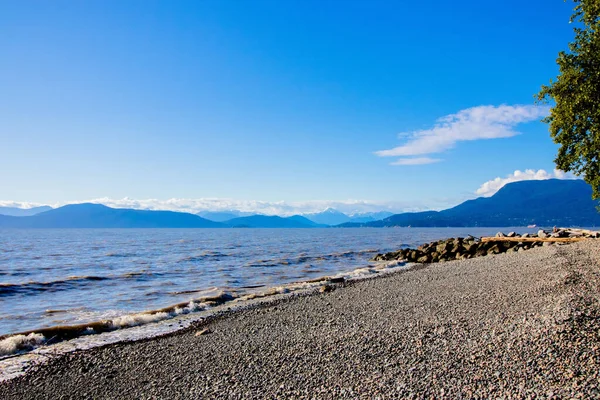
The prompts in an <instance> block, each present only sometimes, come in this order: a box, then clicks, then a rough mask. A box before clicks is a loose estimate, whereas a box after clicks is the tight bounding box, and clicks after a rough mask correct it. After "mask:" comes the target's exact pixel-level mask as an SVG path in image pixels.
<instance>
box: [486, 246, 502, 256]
mask: <svg viewBox="0 0 600 400" xmlns="http://www.w3.org/2000/svg"><path fill="white" fill-rule="evenodd" d="M500 253H502V250H500V248H499V247H498V245H497V244H495V245H493V246H492V247H490V248H489V249H488V251H487V254H500Z"/></svg>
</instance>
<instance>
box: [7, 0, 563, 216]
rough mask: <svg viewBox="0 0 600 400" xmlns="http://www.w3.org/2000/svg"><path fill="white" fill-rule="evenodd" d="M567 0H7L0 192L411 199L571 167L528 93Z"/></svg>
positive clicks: (399, 207) (548, 57)
mask: <svg viewBox="0 0 600 400" xmlns="http://www.w3.org/2000/svg"><path fill="white" fill-rule="evenodd" d="M572 7H573V4H572V3H570V2H568V1H567V2H566V3H565V2H564V1H562V0H529V1H526V2H523V1H516V0H505V1H501V2H487V1H485V2H482V1H475V0H465V1H458V2H448V1H442V0H431V1H428V2H415V1H377V0H375V1H373V0H369V1H367V0H361V1H357V0H356V1H355V0H345V1H341V0H340V1H337V0H332V1H327V2H323V1H312V0H302V1H294V0H286V1H281V0H272V1H262V0H253V1H242V0H229V1H217V0H204V1H184V0H181V1H176V2H173V1H150V0H140V1H132V0H119V1H110V0H103V1H93V0H90V1H85V2H74V1H71V0H69V1H60V0H57V1H51V2H49V1H28V0H19V1H17V0H10V1H8V0H0V49H1V51H0V88H2V89H1V90H0V204H4V205H21V206H29V205H34V204H50V205H55V206H56V205H61V204H66V203H69V202H81V201H90V200H92V201H98V202H103V203H105V204H109V205H113V206H129V207H145V208H157V209H182V210H191V211H198V210H201V209H206V208H211V209H216V210H221V209H230V208H238V209H245V210H246V211H248V210H250V209H252V208H254V209H255V210H262V211H264V210H270V211H269V212H273V213H275V212H277V210H279V211H280V212H281V210H283V209H286V210H288V211H289V212H293V211H295V210H304V211H306V212H311V211H319V210H320V209H323V208H326V207H329V206H335V207H337V208H340V209H342V210H345V211H351V210H357V211H359V210H375V209H388V210H392V211H404V210H421V209H440V208H444V207H447V206H451V205H455V204H457V203H459V202H461V201H463V200H465V199H467V198H472V197H475V196H480V195H491V194H493V192H494V191H495V190H497V188H498V185H500V186H501V184H502V183H503V182H509V181H514V180H521V179H526V178H536V179H543V178H548V177H558V178H564V177H571V176H569V175H566V176H565V175H564V174H562V173H561V172H560V171H558V172H556V171H554V168H555V166H554V164H553V159H554V157H555V155H556V150H557V146H556V145H555V144H554V143H553V142H552V140H551V138H550V136H549V134H548V128H547V126H546V125H545V124H543V123H541V122H540V119H541V118H542V117H543V116H544V115H546V114H547V112H548V106H544V105H536V104H535V103H534V98H533V95H534V94H535V93H536V92H537V91H538V90H539V88H540V86H541V85H542V84H547V83H548V82H549V80H550V79H552V78H554V77H556V75H557V73H558V70H557V67H556V64H555V60H556V56H557V53H558V51H559V50H563V49H566V47H567V43H568V42H569V41H570V40H572V38H573V33H572V26H571V25H570V24H569V23H568V22H569V16H570V14H571V11H572ZM278 207H279V208H278ZM288 211H286V212H288Z"/></svg>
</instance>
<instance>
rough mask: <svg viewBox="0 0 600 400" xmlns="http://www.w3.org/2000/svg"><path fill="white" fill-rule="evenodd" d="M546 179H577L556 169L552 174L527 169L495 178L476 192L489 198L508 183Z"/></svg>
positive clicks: (541, 170)
mask: <svg viewBox="0 0 600 400" xmlns="http://www.w3.org/2000/svg"><path fill="white" fill-rule="evenodd" d="M545 179H577V178H576V177H575V176H574V175H573V174H571V173H566V172H564V171H561V170H558V169H555V170H554V171H552V172H547V171H545V170H543V169H538V170H537V171H536V170H533V169H526V170H525V171H519V170H516V171H515V172H513V173H512V174H510V175H508V176H506V177H505V178H500V177H498V178H495V179H492V180H489V181H487V182H485V183H484V184H482V185H481V186H480V187H479V189H477V190H476V191H475V194H477V195H478V196H483V197H489V196H492V195H493V194H494V193H496V192H497V191H498V190H500V189H501V188H502V187H503V186H504V185H506V184H507V183H512V182H518V181H531V180H538V181H540V180H545Z"/></svg>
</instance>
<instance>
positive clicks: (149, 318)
mask: <svg viewBox="0 0 600 400" xmlns="http://www.w3.org/2000/svg"><path fill="white" fill-rule="evenodd" d="M169 316H170V315H169V314H168V313H166V312H157V313H155V314H131V315H123V316H122V317H118V318H115V319H113V320H112V321H110V324H111V325H112V326H114V327H115V328H124V327H130V326H138V325H144V324H148V323H150V322H158V321H162V320H163V319H167V318H169Z"/></svg>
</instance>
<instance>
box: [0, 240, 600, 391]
mask: <svg viewBox="0 0 600 400" xmlns="http://www.w3.org/2000/svg"><path fill="white" fill-rule="evenodd" d="M599 265H600V241H594V240H588V241H584V242H580V243H576V244H570V245H562V246H547V247H542V248H536V249H532V250H528V251H525V252H519V253H506V254H499V255H494V256H487V257H481V258H476V259H470V260H463V261H453V262H446V263H442V264H432V265H428V266H425V267H421V268H417V269H414V270H411V271H408V272H403V273H398V274H394V275H391V276H387V277H382V278H378V279H370V280H365V281H360V282H356V283H351V284H346V285H345V286H344V287H340V286H339V285H338V286H335V285H334V286H333V287H331V288H330V289H332V290H329V291H325V292H321V293H320V292H318V291H316V294H315V295H312V296H300V297H298V296H296V297H290V298H288V299H285V300H282V301H280V302H278V303H274V304H268V305H264V306H262V307H256V308H252V309H247V310H243V311H238V312H235V313H231V314H228V315H226V316H224V317H219V318H215V319H213V320H210V321H208V322H206V323H203V324H201V325H198V326H195V327H193V328H192V329H189V330H186V331H184V332H179V333H175V334H172V335H169V336H165V337H160V338H154V339H150V340H146V341H139V342H133V343H121V344H115V345H109V346H106V347H102V348H96V349H92V350H87V351H81V352H75V353H71V354H68V355H65V356H62V357H60V358H57V359H55V360H53V361H51V362H50V363H48V364H45V365H43V366H40V367H39V368H37V369H36V370H32V371H30V372H28V373H27V374H26V375H25V376H22V377H19V378H16V379H13V380H11V381H8V382H4V383H2V384H0V398H2V399H47V398H48V399H49V398H52V399H62V398H111V399H114V398H123V399H131V398H141V399H150V398H160V399H163V398H172V399H180V398H181V399H184V398H193V399H196V398H229V399H242V398H244V399H248V398H261V399H262V398H306V399H309V398H318V399H321V398H336V399H337V398H369V399H373V398H380V399H387V398H449V399H456V398H532V399H533V398H581V399H590V398H600V383H599V381H600V376H599V373H600V372H599V371H600V307H599V305H600V290H599V289H600V267H599Z"/></svg>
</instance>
